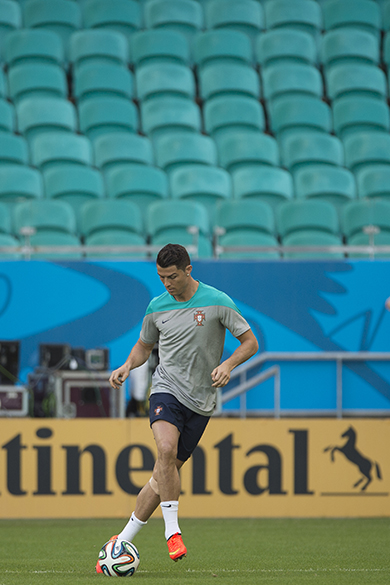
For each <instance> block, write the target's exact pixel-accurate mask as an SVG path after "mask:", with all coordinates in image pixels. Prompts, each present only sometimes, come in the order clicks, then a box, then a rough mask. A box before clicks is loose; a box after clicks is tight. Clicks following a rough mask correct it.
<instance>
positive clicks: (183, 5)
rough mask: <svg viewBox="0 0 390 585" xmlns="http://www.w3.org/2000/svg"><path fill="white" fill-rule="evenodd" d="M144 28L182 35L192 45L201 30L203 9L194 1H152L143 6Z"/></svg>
mask: <svg viewBox="0 0 390 585" xmlns="http://www.w3.org/2000/svg"><path fill="white" fill-rule="evenodd" d="M144 13H145V25H146V28H164V29H166V30H175V31H178V32H181V33H183V34H184V35H186V37H187V38H188V40H189V42H190V43H191V45H192V42H193V37H194V35H195V34H196V33H197V32H198V31H200V30H202V29H203V9H202V6H201V5H200V4H199V3H198V2H195V0H153V1H152V2H147V3H146V4H145V11H144Z"/></svg>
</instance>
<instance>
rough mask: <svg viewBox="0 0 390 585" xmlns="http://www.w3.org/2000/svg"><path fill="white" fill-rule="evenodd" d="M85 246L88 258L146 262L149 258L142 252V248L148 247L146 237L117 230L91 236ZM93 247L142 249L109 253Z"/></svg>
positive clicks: (107, 230)
mask: <svg viewBox="0 0 390 585" xmlns="http://www.w3.org/2000/svg"><path fill="white" fill-rule="evenodd" d="M85 245H86V246H87V251H86V256H87V257H97V256H99V257H102V256H108V257H109V258H110V260H112V258H113V257H118V258H121V259H122V260H123V259H124V257H126V258H131V259H133V260H134V259H140V260H145V259H147V258H148V254H147V253H146V252H145V251H141V247H142V246H146V240H145V238H144V236H142V235H140V234H134V233H130V232H125V231H119V230H117V229H112V230H111V229H106V230H104V231H99V232H96V233H94V234H92V235H91V236H87V237H86V238H85ZM93 246H135V247H137V248H140V249H139V250H135V251H132V252H130V251H115V252H114V251H111V252H107V251H104V250H96V249H93Z"/></svg>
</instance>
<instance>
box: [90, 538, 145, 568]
mask: <svg viewBox="0 0 390 585" xmlns="http://www.w3.org/2000/svg"><path fill="white" fill-rule="evenodd" d="M98 562H99V565H100V568H101V570H102V571H103V573H104V574H105V575H107V576H108V577H132V576H133V575H134V573H135V572H136V570H137V568H138V565H139V552H138V550H137V549H136V547H135V546H134V544H133V543H132V542H128V541H127V540H119V539H117V538H116V539H115V540H109V541H108V542H106V544H104V545H103V546H102V548H101V550H100V552H99V560H98Z"/></svg>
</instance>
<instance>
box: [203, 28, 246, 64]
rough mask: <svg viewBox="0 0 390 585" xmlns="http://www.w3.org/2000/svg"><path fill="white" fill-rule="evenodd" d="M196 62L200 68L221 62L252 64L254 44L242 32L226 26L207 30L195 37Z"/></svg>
mask: <svg viewBox="0 0 390 585" xmlns="http://www.w3.org/2000/svg"><path fill="white" fill-rule="evenodd" d="M194 62H195V65H196V66H197V68H198V69H202V68H203V67H206V66H207V65H218V64H221V63H233V64H238V65H249V66H251V65H252V62H253V59H252V45H251V42H250V40H249V38H248V37H247V35H246V34H244V33H242V32H239V31H236V30H229V29H226V28H218V29H213V30H207V31H204V32H201V33H198V34H197V35H196V37H195V41H194Z"/></svg>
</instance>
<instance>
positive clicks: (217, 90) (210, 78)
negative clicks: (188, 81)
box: [199, 63, 260, 101]
mask: <svg viewBox="0 0 390 585" xmlns="http://www.w3.org/2000/svg"><path fill="white" fill-rule="evenodd" d="M199 85H200V97H201V98H202V100H204V101H207V100H209V99H211V98H214V97H217V96H219V95H241V96H249V97H252V98H254V99H256V100H257V99H259V98H260V78H259V76H258V74H257V72H256V71H255V69H253V67H249V66H248V65H241V64H240V63H237V64H236V63H218V64H216V65H215V64H214V65H213V64H211V65H207V66H205V67H203V68H202V69H201V70H200V71H199Z"/></svg>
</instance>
